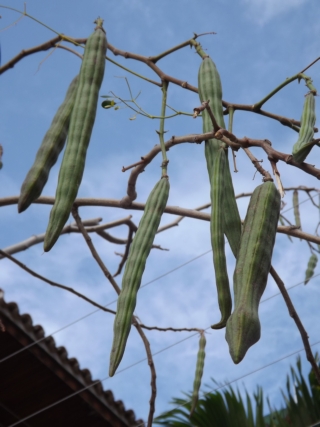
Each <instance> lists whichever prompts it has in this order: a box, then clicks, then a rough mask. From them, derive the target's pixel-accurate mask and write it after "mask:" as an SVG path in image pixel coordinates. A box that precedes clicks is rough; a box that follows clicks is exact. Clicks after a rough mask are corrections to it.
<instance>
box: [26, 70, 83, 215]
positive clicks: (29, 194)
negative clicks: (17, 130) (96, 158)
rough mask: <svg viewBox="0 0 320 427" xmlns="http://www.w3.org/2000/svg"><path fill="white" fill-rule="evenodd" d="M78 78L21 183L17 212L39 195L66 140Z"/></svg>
mask: <svg viewBox="0 0 320 427" xmlns="http://www.w3.org/2000/svg"><path fill="white" fill-rule="evenodd" d="M78 79H79V76H76V77H75V78H74V79H73V80H72V82H71V83H70V86H69V89H68V91H67V94H66V97H65V99H64V101H63V103H62V104H61V106H60V107H59V109H58V111H57V113H56V115H55V116H54V118H53V120H52V123H51V126H50V128H49V130H48V131H47V133H46V134H45V136H44V138H43V140H42V143H41V146H40V148H39V150H38V152H37V155H36V158H35V161H34V163H33V165H32V167H31V169H30V170H29V172H28V174H27V176H26V178H25V180H24V181H23V184H22V187H21V191H20V197H19V201H18V212H19V213H21V212H23V211H24V210H26V209H27V208H28V207H29V206H30V204H31V203H32V202H34V201H35V200H36V199H37V198H38V197H39V196H40V195H41V192H42V190H43V187H44V186H45V184H46V182H47V181H48V178H49V173H50V170H51V168H52V166H53V165H54V164H55V163H56V161H57V159H58V157H59V154H60V152H61V151H62V149H63V147H64V144H65V142H66V139H67V134H68V129H69V123H70V117H71V112H72V109H73V105H74V101H75V95H76V89H77V86H78Z"/></svg>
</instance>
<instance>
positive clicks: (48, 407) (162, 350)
mask: <svg viewBox="0 0 320 427" xmlns="http://www.w3.org/2000/svg"><path fill="white" fill-rule="evenodd" d="M207 329H210V326H209V327H208V328H206V330H207ZM195 335H197V332H196V333H194V334H192V335H189V336H188V337H186V338H183V339H181V340H179V341H177V342H175V343H174V344H171V345H169V346H167V347H164V348H163V349H161V350H159V351H156V352H155V353H152V356H156V355H158V354H160V353H163V352H164V351H166V350H168V349H170V348H172V347H174V346H176V345H178V344H181V343H182V342H183V341H186V340H188V339H190V338H192V337H193V336H195ZM319 343H320V341H317V342H315V343H313V344H311V345H310V347H313V346H315V345H317V344H319ZM303 350H304V348H301V349H299V350H296V351H294V352H292V353H290V354H288V355H286V356H283V357H281V358H279V359H276V360H274V361H273V362H270V363H267V364H266V365H263V366H261V367H260V368H257V369H254V370H253V371H250V372H248V373H246V374H244V375H241V376H240V377H238V378H235V379H234V380H231V381H229V382H227V383H226V384H224V385H221V386H219V387H217V388H216V389H214V390H212V391H217V390H219V389H222V388H224V387H227V386H228V385H230V384H232V383H234V382H236V381H239V380H241V379H243V378H246V377H248V376H249V375H252V374H255V373H256V372H259V371H261V370H263V369H265V368H267V367H269V366H272V365H275V364H276V363H278V362H281V361H282V360H285V359H287V358H288V357H291V356H293V355H294V354H297V353H300V352H301V351H303ZM145 360H147V358H146V357H144V358H143V359H140V360H138V361H137V362H134V363H132V364H131V365H129V366H127V367H125V368H123V369H120V370H118V371H117V372H116V373H115V375H118V374H120V373H121V372H124V371H126V370H128V369H130V368H132V367H133V366H136V365H138V364H140V363H142V362H144V361H145ZM109 378H111V377H110V376H109V375H108V376H107V377H105V378H103V379H102V380H97V381H95V382H94V383H92V384H90V385H89V386H86V387H83V388H82V389H80V390H78V391H76V392H74V393H71V394H70V395H69V396H66V397H64V398H63V399H60V400H58V401H56V402H54V403H52V404H51V405H48V406H45V407H44V408H42V409H40V410H39V411H36V412H34V413H33V414H30V415H28V416H26V417H25V418H23V419H21V420H19V421H17V422H15V423H14V424H10V425H9V426H8V427H14V426H17V425H19V424H20V423H22V422H24V421H27V420H29V419H30V418H33V417H34V416H36V415H38V414H40V413H42V412H44V411H46V410H48V409H50V408H53V407H54V406H57V405H59V404H60V403H62V402H65V401H66V400H68V399H71V398H72V397H74V396H76V395H78V394H80V393H82V392H83V391H85V390H88V389H89V388H91V387H93V386H95V385H96V384H98V383H99V382H103V381H106V380H108V379H109ZM208 393H209V392H208ZM180 406H182V405H180ZM142 425H143V424H141V426H142ZM138 427H139V426H138Z"/></svg>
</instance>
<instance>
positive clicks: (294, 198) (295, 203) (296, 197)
mask: <svg viewBox="0 0 320 427" xmlns="http://www.w3.org/2000/svg"><path fill="white" fill-rule="evenodd" d="M292 204H293V212H294V219H295V222H296V226H297V227H301V220H300V211H299V194H298V190H294V192H293V196H292Z"/></svg>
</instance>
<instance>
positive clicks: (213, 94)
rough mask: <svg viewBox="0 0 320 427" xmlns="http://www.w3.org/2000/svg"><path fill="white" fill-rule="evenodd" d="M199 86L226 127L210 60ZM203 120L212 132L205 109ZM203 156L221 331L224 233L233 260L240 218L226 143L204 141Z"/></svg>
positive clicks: (225, 309)
mask: <svg viewBox="0 0 320 427" xmlns="http://www.w3.org/2000/svg"><path fill="white" fill-rule="evenodd" d="M198 87H199V97H200V100H201V102H203V101H208V100H209V105H210V108H211V110H212V112H213V114H214V116H215V119H216V121H217V123H218V125H219V126H221V127H222V128H225V123H224V118H223V109H222V86H221V80H220V76H219V73H218V71H217V68H216V66H215V64H214V62H213V61H212V60H211V58H209V57H206V58H204V59H203V61H202V63H201V65H200V69H199V74H198ZM202 119H203V132H210V131H212V128H213V125H212V122H211V119H210V116H209V114H208V112H207V111H206V110H204V111H203V112H202ZM224 148H225V149H224ZM205 157H206V161H207V168H208V174H209V178H210V185H211V200H212V206H211V215H212V216H211V244H212V249H213V262H214V268H215V276H216V286H217V291H218V301H219V307H220V310H221V320H220V322H219V323H217V324H216V325H213V326H212V327H213V328H223V327H224V326H225V324H226V321H227V319H228V317H229V315H230V313H231V307H232V301H231V294H230V287H229V280H228V275H227V268H226V259H225V243H224V234H225V235H226V236H227V239H228V241H229V244H230V247H231V249H232V252H233V253H234V255H235V257H236V256H237V253H238V249H239V243H240V238H241V219H240V215H239V211H238V206H237V203H236V199H235V195H234V189H233V184H232V178H231V174H230V169H229V161H228V151H227V149H226V146H225V144H224V143H222V142H221V141H219V140H217V139H214V138H213V139H210V140H208V141H206V142H205ZM223 157H224V158H223ZM217 159H218V160H217ZM213 186H214V190H213Z"/></svg>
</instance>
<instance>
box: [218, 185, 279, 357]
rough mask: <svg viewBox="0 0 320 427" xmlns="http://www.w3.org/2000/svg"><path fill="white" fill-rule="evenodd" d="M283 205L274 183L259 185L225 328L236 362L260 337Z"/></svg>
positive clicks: (249, 214) (246, 224) (248, 218)
mask: <svg viewBox="0 0 320 427" xmlns="http://www.w3.org/2000/svg"><path fill="white" fill-rule="evenodd" d="M280 204H281V203H280V194H279V192H278V190H277V189H276V187H275V185H274V184H273V183H272V182H265V183H264V184H262V185H260V186H258V187H257V188H256V189H255V190H254V192H253V194H252V196H251V199H250V203H249V207H248V211H247V215H246V218H245V221H244V225H243V232H242V236H241V242H240V249H239V255H238V259H237V263H236V268H235V271H234V276H233V283H234V295H235V307H234V311H233V313H232V314H231V316H230V317H229V319H228V322H227V327H226V340H227V342H228V344H229V351H230V354H231V357H232V360H233V361H234V363H239V362H241V360H242V359H243V358H244V356H245V354H246V352H247V350H248V349H249V348H250V347H251V346H252V345H253V344H255V343H256V342H257V341H259V339H260V321H259V317H258V307H259V302H260V299H261V296H262V294H263V292H264V290H265V287H266V284H267V279H268V273H269V270H270V266H271V258H272V252H273V246H274V242H275V237H276V232H277V225H278V220H279V213H280Z"/></svg>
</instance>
